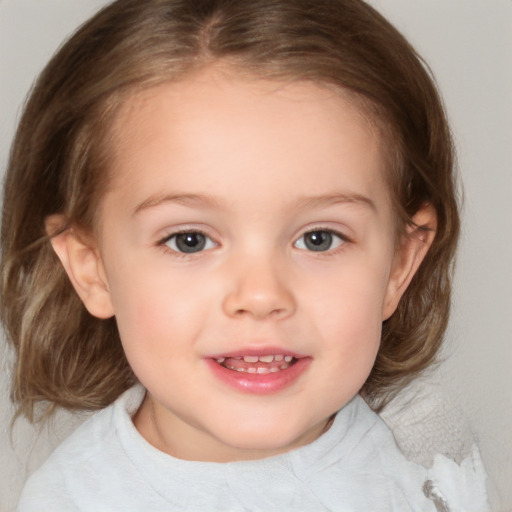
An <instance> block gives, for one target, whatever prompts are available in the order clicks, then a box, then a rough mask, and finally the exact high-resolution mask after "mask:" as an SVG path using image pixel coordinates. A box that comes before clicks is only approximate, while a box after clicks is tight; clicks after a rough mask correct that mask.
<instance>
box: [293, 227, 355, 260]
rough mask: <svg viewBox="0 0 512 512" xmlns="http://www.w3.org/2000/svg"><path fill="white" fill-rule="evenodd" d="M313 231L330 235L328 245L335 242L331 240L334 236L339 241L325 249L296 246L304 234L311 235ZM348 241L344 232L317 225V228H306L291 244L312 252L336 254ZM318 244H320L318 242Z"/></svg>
mask: <svg viewBox="0 0 512 512" xmlns="http://www.w3.org/2000/svg"><path fill="white" fill-rule="evenodd" d="M315 233H317V234H318V233H322V234H328V235H329V237H331V240H330V245H332V244H333V243H336V242H335V240H333V238H334V237H335V238H337V239H338V240H339V241H338V243H337V245H336V246H335V247H328V248H327V249H325V250H314V249H308V248H307V247H299V246H298V244H299V242H300V241H301V240H304V239H305V237H306V236H308V235H313V234H315ZM348 242H350V239H349V238H348V237H347V236H345V235H344V234H342V233H340V232H339V231H336V230H334V229H330V228H322V227H318V228H313V229H308V230H307V231H305V232H304V233H303V234H302V235H301V236H300V237H299V238H298V239H297V240H296V241H295V242H294V244H293V246H294V247H296V248H297V249H300V250H305V251H308V252H312V253H319V254H322V255H325V256H327V255H333V254H336V253H337V252H338V251H339V250H341V248H342V247H343V246H344V245H345V244H346V243H348ZM318 246H320V244H319V245H318Z"/></svg>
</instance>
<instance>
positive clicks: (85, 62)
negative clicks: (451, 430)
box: [1, 0, 459, 420]
mask: <svg viewBox="0 0 512 512" xmlns="http://www.w3.org/2000/svg"><path fill="white" fill-rule="evenodd" d="M220 60H222V61H223V62H226V63H228V64H229V65H231V66H233V67H235V68H236V69H239V70H244V71H246V72H250V73H253V74H254V75H255V76H259V77H265V78H275V79H292V80H313V81H315V82H318V83H323V84H327V85H329V86H333V85H334V86H335V87H337V88H340V89H342V90H344V91H349V92H351V93H352V95H353V97H355V98H358V101H359V104H360V105H361V106H362V108H365V109H366V110H367V113H369V115H370V118H371V119H372V120H373V121H374V123H375V125H376V126H379V127H380V128H381V130H380V132H381V133H382V136H383V137H384V138H385V139H387V140H386V145H387V146H388V147H389V148H391V150H390V151H389V153H390V157H391V158H390V182H391V188H392V196H393V201H394V204H395V209H396V212H397V219H399V221H400V222H399V225H401V226H402V231H403V227H404V226H405V225H406V224H407V223H410V222H411V219H412V216H413V215H414V213H416V212H417V211H418V209H419V208H420V207H421V206H422V205H423V204H425V203H429V204H431V205H432V206H433V207H434V209H435V211H436V213H437V228H436V235H435V239H434V242H433V244H432V247H431V249H430V251H429V252H428V254H427V256H426V258H425V260H424V261H423V263H422V265H421V267H420V269H419V271H418V273H417V275H416V276H415V277H414V278H413V281H412V283H411V285H410V287H409V289H408V290H407V292H406V293H405V295H404V297H403V298H402V300H401V302H400V304H399V306H398V310H397V311H396V312H395V313H394V315H393V316H392V317H391V318H390V319H389V320H387V321H386V322H384V325H383V334H382V342H381V347H380V351H379V353H378V356H377V360H376V362H375V366H374V368H373V371H372V373H371V375H370V377H369V379H368V381H367V382H366V384H365V386H364V388H363V394H364V396H365V397H366V398H367V400H368V401H369V402H370V403H371V404H372V405H373V406H374V407H375V408H379V407H380V406H382V404H383V403H384V401H385V400H386V398H387V397H389V396H390V393H392V392H394V391H396V390H397V389H398V388H399V387H400V386H402V385H403V384H404V383H405V382H407V381H408V380H410V379H411V378H412V377H413V376H414V375H416V374H417V373H418V372H420V371H422V370H423V369H424V368H426V367H427V366H428V365H430V364H431V363H432V361H433V360H434V358H435V355H436V352H437V350H438V348H439V346H440V343H441V340H442V336H443V334H444V331H445V328H446V324H447V319H448V311H449V306H450V286H451V284H450V282H451V271H452V260H453V256H454V252H455V247H456V242H457V237H458V230H459V218H458V211H457V201H456V198H455V190H454V189H455V187H454V176H453V170H452V167H453V162H452V160H453V155H452V143H451V139H450V134H449V129H448V126H447V122H446V119H445V114H444V111H443V107H442V104H441V101H440V99H439V96H438V94H437V91H436V88H435V86H434V84H433V80H432V79H431V77H430V76H429V73H428V71H427V69H426V66H425V65H424V64H423V63H422V61H421V59H420V58H419V57H418V55H417V54H416V53H415V51H414V50H413V49H412V48H411V46H410V45H409V44H408V43H407V41H406V40H405V39H404V38H403V36H402V35H401V34H400V33H399V32H398V31H397V30H396V29H395V28H393V27H392V26H391V25H390V24H389V23H388V22H387V21H386V20H385V19H384V18H383V17H382V16H381V15H380V14H378V13H377V12H376V11H375V10H374V9H373V8H371V7H370V6H369V5H367V4H366V3H364V2H362V1H360V0H251V1H250V2H248V1H246V0H195V1H193V2H191V1H190V0H119V1H117V2H114V3H112V4H111V5H109V6H107V7H106V8H104V9H103V10H102V11H100V12H99V13H98V14H97V15H96V16H95V17H94V18H92V19H91V20H90V21H89V22H87V23H86V24H85V25H84V26H83V27H81V28H80V29H79V30H78V31H77V32H76V34H75V35H74V36H73V37H72V38H71V39H70V40H69V41H68V42H67V43H66V44H65V45H64V46H63V47H62V48H61V49H60V51H59V52H58V53H57V54H56V55H55V56H54V58H53V59H52V60H51V61H50V63H49V64H48V66H47V67H46V69H45V70H44V71H43V73H42V74H41V76H40V77H39V79H38V81H37V83H36V84H35V87H34V89H33V91H32V94H31V96H30V98H29V100H28V103H27V105H26V108H25V111H24V114H23V116H22V119H21V122H20V124H19V128H18V131H17V134H16V138H15V141H14V144H13V147H12V152H11V156H10V162H9V168H8V172H7V176H6V181H5V190H4V205H3V217H2V232H1V236H2V259H1V276H2V305H1V308H2V309H1V313H2V321H3V323H4V326H5V329H6V332H7V336H8V340H9V341H10V342H11V343H12V345H13V346H14V348H15V351H16V355H17V359H16V366H15V372H14V382H13V392H12V397H13V400H14V401H15V402H16V403H17V404H18V406H19V411H20V412H21V413H23V414H25V415H26V416H27V417H29V418H30V419H31V420H33V419H35V418H37V416H38V415H37V414H35V409H34V407H35V405H36V404H37V403H41V404H43V408H42V410H41V411H40V412H42V413H43V416H44V415H45V414H48V413H49V412H51V410H52V409H53V408H54V407H55V406H56V405H57V406H62V407H66V408H75V409H76V408H86V409H96V408H101V407H104V406H106V405H107V404H109V403H111V402H112V401H113V400H115V398H116V397H117V396H118V395H119V394H120V393H121V392H123V391H124V390H125V389H127V388H128V387H129V386H131V385H132V384H133V383H134V382H135V377H134V375H133V373H132V372H131V370H130V368H129V366H128V363H127V361H126V359H125V357H124V354H123V350H122V347H121V343H120V340H119V334H118V331H117V327H116V324H115V320H114V319H109V320H101V319H98V318H94V317H92V316H91V315H90V314H89V313H88V312H87V311H86V310H85V308H84V306H83V305H82V303H81V302H80V300H79V298H78V297H77V295H76V293H75V292H74V290H73V288H72V286H71V284H70V282H69V280H68V278H67V276H66V274H65V272H64V270H63V268H62V267H61V265H60V264H59V262H58V260H57V258H56V256H55V254H54V253H53V250H52V248H51V244H50V241H49V237H48V235H47V234H46V232H45V218H46V217H47V216H48V215H50V214H53V213H62V214H64V215H65V216H66V218H67V219H68V221H69V224H68V225H79V226H81V227H83V228H85V229H92V228H93V226H94V221H95V218H94V213H95V211H96V210H97V206H98V201H99V200H100V199H101V195H102V193H104V191H105V188H106V185H107V180H108V172H107V171H106V169H108V159H109V153H108V147H109V141H110V139H109V137H110V135H111V134H110V131H109V128H110V127H111V126H112V123H113V120H114V118H115V115H116V112H117V111H118V109H119V107H120V106H121V105H122V103H123V101H125V100H126V99H127V97H128V95H130V94H133V93H134V92H135V91H137V90H140V89H142V88H145V87H149V86H152V85H156V84H157V83H161V82H163V81H168V80H173V79H179V78H183V77H184V76H185V75H186V74H187V73H189V72H192V71H194V70H196V69H200V68H201V67H202V66H205V65H207V64H210V63H214V62H216V61H220ZM65 227H66V226H63V229H65Z"/></svg>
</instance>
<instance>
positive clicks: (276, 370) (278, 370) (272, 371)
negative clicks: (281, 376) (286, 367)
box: [270, 366, 281, 373]
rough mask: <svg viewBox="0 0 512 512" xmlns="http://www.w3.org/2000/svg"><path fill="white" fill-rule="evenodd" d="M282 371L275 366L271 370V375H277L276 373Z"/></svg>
mask: <svg viewBox="0 0 512 512" xmlns="http://www.w3.org/2000/svg"><path fill="white" fill-rule="evenodd" d="M280 371H281V369H280V368H278V367H277V366H273V367H272V368H270V373H276V372H280Z"/></svg>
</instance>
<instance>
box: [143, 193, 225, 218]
mask: <svg viewBox="0 0 512 512" xmlns="http://www.w3.org/2000/svg"><path fill="white" fill-rule="evenodd" d="M165 203H178V204H182V205H184V206H199V205H201V206H207V207H211V208H215V207H219V206H220V201H218V200H217V199H215V198H214V197H213V196H209V195H207V194H162V195H155V196H151V197H149V198H148V199H146V200H145V201H143V202H142V203H140V204H138V205H137V207H136V208H135V209H134V212H133V213H134V215H136V214H138V213H140V212H141V211H143V210H147V209H149V208H154V207H156V206H160V205H162V204H165Z"/></svg>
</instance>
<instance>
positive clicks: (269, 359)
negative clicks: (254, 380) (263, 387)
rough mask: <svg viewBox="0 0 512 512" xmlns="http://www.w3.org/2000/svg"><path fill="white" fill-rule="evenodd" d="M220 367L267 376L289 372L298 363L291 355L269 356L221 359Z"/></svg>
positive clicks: (219, 361)
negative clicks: (284, 371)
mask: <svg viewBox="0 0 512 512" xmlns="http://www.w3.org/2000/svg"><path fill="white" fill-rule="evenodd" d="M215 361H216V362H217V363H218V364H219V365H220V366H223V367H224V368H227V369H228V370H233V371H236V372H241V373H252V374H259V375H263V374H267V373H278V372H281V371H283V370H287V369H288V368H290V367H291V366H293V365H294V364H295V363H296V362H297V358H295V357H293V356H291V355H283V354H274V355H272V354H269V355H264V356H240V357H219V358H217V359H216V360H215Z"/></svg>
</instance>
